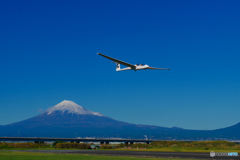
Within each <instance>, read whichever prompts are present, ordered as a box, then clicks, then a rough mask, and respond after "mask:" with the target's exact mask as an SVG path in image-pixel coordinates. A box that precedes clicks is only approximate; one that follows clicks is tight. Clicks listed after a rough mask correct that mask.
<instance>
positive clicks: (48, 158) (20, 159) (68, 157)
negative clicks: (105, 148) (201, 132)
mask: <svg viewBox="0 0 240 160" xmlns="http://www.w3.org/2000/svg"><path fill="white" fill-rule="evenodd" d="M73 159H79V160H167V159H166V158H139V157H117V156H92V155H76V154H49V153H28V152H14V151H12V152H11V151H0V160H73ZM175 160H180V159H175ZM181 160H184V159H181ZM188 160H189V159H188Z"/></svg>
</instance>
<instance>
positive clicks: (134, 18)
mask: <svg viewBox="0 0 240 160" xmlns="http://www.w3.org/2000/svg"><path fill="white" fill-rule="evenodd" d="M239 5H240V2H239V1H237V0H236V1H234V0H232V1H220V0H212V1H202V0H201V1H200V0H199V1H196V0H194V1H193V0H190V1H177V0H176V1H173V0H172V1H169V0H166V1H164V0H161V1H158V0H156V1H154V0H152V1H147V0H144V1H143V0H139V1H136V0H126V1H123V0H121V1H120V0H119V1H118V0H116V1H112V0H101V1H100V0H98V1H97V0H89V1H83V0H82V1H63V0H58V1H53V0H51V1H44V0H41V1H40V0H37V1H30V0H29V1H26V0H23V1H13V0H9V1H2V2H1V5H0V23H1V25H0V44H1V45H0V74H1V76H0V108H1V112H0V125H5V124H9V123H13V122H16V121H20V120H24V119H27V118H30V117H33V116H35V115H37V114H39V112H38V110H39V109H43V110H46V109H47V108H48V107H51V106H54V105H56V104H57V103H59V102H61V101H63V100H65V99H66V100H72V101H74V102H76V103H77V104H79V105H81V106H83V107H85V108H88V109H90V110H92V111H95V112H101V113H102V114H104V115H106V116H109V117H112V118H114V119H116V120H121V121H125V122H130V123H136V124H149V125H158V126H164V127H173V126H176V127H182V128H186V129H217V128H223V127H227V126H230V125H234V124H236V123H238V122H240V117H239V112H240V107H239V105H240V98H239V97H240V83H239V82H240V70H239V69H240V65H239V58H240V55H239V53H240V30H239V27H240V11H239ZM97 52H100V53H102V54H106V55H109V56H111V57H115V58H117V59H121V60H123V61H126V62H129V63H132V64H136V63H145V64H148V65H150V66H153V67H163V68H164V67H165V68H171V70H170V71H152V70H145V71H137V72H134V71H125V72H116V71H115V64H113V63H111V61H109V60H107V59H105V58H103V57H101V56H98V55H97V54H96V53H97Z"/></svg>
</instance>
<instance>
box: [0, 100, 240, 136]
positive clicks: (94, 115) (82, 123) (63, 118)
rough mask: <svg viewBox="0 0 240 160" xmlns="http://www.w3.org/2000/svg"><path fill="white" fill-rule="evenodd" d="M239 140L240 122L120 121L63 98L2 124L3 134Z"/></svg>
mask: <svg viewBox="0 0 240 160" xmlns="http://www.w3.org/2000/svg"><path fill="white" fill-rule="evenodd" d="M144 135H147V136H148V137H151V138H152V139H165V140H166V139H176V140H177V139H192V140H197V139H233V138H234V139H240V123H238V124H236V125H234V126H231V127H227V128H223V129H217V130H210V131H209V130H208V131H205V130H186V129H181V128H177V127H173V128H166V127H159V126H151V125H136V124H131V123H127V122H122V121H117V120H114V119H112V118H110V117H107V116H105V115H103V114H101V113H98V112H93V111H90V110H88V109H86V108H84V107H81V106H79V105H78V104H76V103H74V102H72V101H68V100H64V101H62V102H61V103H59V104H57V105H55V106H53V107H50V108H48V109H47V110H46V111H45V112H43V113H41V114H39V115H37V116H35V117H32V118H29V119H26V120H23V121H20V122H16V123H12V124H8V125H3V126H0V137H5V136H7V137H18V136H20V137H64V138H74V137H75V136H77V137H95V138H110V137H114V138H131V139H143V138H144Z"/></svg>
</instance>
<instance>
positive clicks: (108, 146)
mask: <svg viewBox="0 0 240 160" xmlns="http://www.w3.org/2000/svg"><path fill="white" fill-rule="evenodd" d="M100 148H101V149H113V147H112V146H110V145H106V144H102V145H101V147H100Z"/></svg>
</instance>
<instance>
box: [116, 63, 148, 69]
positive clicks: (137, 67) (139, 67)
mask: <svg viewBox="0 0 240 160" xmlns="http://www.w3.org/2000/svg"><path fill="white" fill-rule="evenodd" d="M117 65H119V67H117V68H116V71H127V70H135V71H136V70H143V69H147V68H149V66H148V65H147V64H145V65H142V66H140V65H135V66H136V68H131V67H126V68H122V69H121V68H120V64H117Z"/></svg>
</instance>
